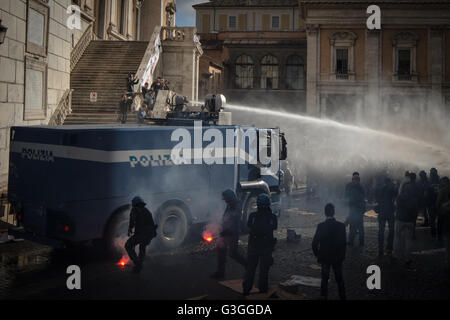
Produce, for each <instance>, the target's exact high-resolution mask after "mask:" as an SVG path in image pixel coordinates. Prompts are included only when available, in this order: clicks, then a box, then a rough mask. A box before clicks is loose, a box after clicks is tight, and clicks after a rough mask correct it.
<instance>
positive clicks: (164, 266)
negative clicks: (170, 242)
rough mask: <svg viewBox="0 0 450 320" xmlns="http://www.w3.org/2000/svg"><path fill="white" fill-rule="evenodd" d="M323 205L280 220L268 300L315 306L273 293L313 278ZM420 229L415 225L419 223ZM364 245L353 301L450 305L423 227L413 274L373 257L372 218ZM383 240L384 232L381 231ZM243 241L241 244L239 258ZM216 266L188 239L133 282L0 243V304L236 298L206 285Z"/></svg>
mask: <svg viewBox="0 0 450 320" xmlns="http://www.w3.org/2000/svg"><path fill="white" fill-rule="evenodd" d="M322 208H323V204H322V203H320V201H319V200H307V199H306V198H305V197H304V196H302V195H297V196H295V199H294V201H293V202H292V206H291V207H290V208H287V210H286V211H285V213H284V215H283V216H282V217H281V219H280V221H279V226H280V228H279V230H278V231H277V232H276V237H277V238H278V239H279V240H278V243H277V248H276V250H275V252H274V260H275V264H274V266H273V267H272V269H271V271H270V281H271V284H272V285H273V287H274V288H275V289H276V290H277V291H276V292H277V293H276V294H275V295H274V296H272V298H274V297H275V298H276V297H278V298H282V299H317V298H318V296H319V288H316V287H308V286H303V285H300V286H298V287H292V288H288V290H287V289H286V288H283V289H280V288H279V287H278V284H279V283H280V282H282V281H286V280H288V279H289V278H290V277H291V276H292V275H299V276H309V277H314V278H320V266H318V265H317V262H316V259H315V258H314V256H313V254H312V250H311V241H312V237H313V235H314V231H315V228H316V225H317V224H318V223H319V222H321V221H323V219H324V217H323V214H322ZM336 209H337V214H336V218H337V219H338V220H340V221H344V220H345V217H346V209H345V206H343V205H342V204H340V203H338V204H337V208H336ZM418 225H420V222H419V223H418ZM365 227H366V245H365V247H364V248H360V247H353V248H349V249H348V251H347V258H346V261H345V263H344V277H345V282H346V288H347V295H348V298H349V299H352V300H361V299H362V300H380V299H383V300H384V299H446V300H448V299H449V298H450V290H449V289H450V278H449V276H448V274H446V273H445V264H444V259H445V258H444V255H445V252H444V249H443V245H442V244H439V243H437V242H435V241H432V240H431V237H430V235H429V229H428V228H420V227H419V228H418V230H417V240H415V241H414V248H413V259H414V263H413V268H412V269H411V270H406V269H405V268H403V267H402V266H399V265H396V264H392V262H391V261H390V259H389V258H388V257H383V258H381V259H380V258H378V257H377V254H378V248H377V231H378V224H377V220H376V215H375V214H374V213H373V212H368V213H367V214H366V217H365ZM287 229H294V230H295V231H296V233H297V234H300V235H301V240H300V241H298V242H296V243H289V242H287V241H286V235H287ZM386 233H387V232H386ZM246 242H247V237H246V236H242V237H241V241H240V243H241V246H240V249H241V250H243V251H245V248H246ZM70 265H78V266H80V268H81V279H82V281H81V290H73V291H70V290H68V289H67V286H66V280H67V277H68V276H69V275H68V274H66V269H67V267H68V266H70ZM370 265H378V266H380V268H381V290H372V291H371V290H369V289H367V285H366V281H367V278H368V276H369V275H368V274H367V273H366V270H367V267H368V266H370ZM215 267H216V252H215V250H214V243H212V244H208V243H205V242H204V241H202V239H201V236H200V233H194V234H193V235H191V236H190V238H189V240H188V241H187V242H186V243H185V244H184V245H182V246H181V247H180V248H178V249H176V250H173V251H171V252H167V251H165V252H160V251H154V250H151V251H150V252H149V256H148V258H147V260H146V263H145V264H144V268H143V270H142V272H141V273H140V274H139V275H136V274H133V273H131V266H129V265H127V266H125V267H120V266H118V265H117V261H111V260H108V259H106V258H102V257H101V255H98V253H97V252H95V251H94V250H93V249H92V248H89V247H83V248H78V249H76V250H75V249H72V250H55V249H53V248H51V247H47V246H43V245H39V244H36V243H32V242H29V241H24V242H17V243H8V244H0V299H192V298H196V297H204V298H206V299H239V298H240V294H239V293H238V292H235V291H233V290H231V289H229V288H227V287H225V286H223V285H221V284H220V283H219V282H218V281H215V280H212V279H210V278H209V275H210V274H211V273H212V272H213V271H214V270H215ZM243 273H244V270H243V269H242V267H241V266H240V265H238V264H237V263H235V262H234V261H232V260H229V261H228V263H227V272H226V279H227V280H233V279H240V278H242V276H243ZM333 279H334V278H333V277H331V280H330V290H329V291H330V299H337V290H336V286H335V284H334V280H333Z"/></svg>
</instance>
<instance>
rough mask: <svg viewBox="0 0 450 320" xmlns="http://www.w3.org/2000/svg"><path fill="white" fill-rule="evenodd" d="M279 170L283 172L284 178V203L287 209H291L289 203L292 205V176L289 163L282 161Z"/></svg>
mask: <svg viewBox="0 0 450 320" xmlns="http://www.w3.org/2000/svg"><path fill="white" fill-rule="evenodd" d="M281 169H282V170H283V173H284V176H283V187H284V191H285V192H286V200H287V201H286V202H287V207H288V208H290V207H291V203H292V196H291V194H292V189H293V187H294V176H293V174H292V171H291V169H290V168H289V162H288V161H287V160H286V161H283V162H282V164H281Z"/></svg>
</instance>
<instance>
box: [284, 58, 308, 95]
mask: <svg viewBox="0 0 450 320" xmlns="http://www.w3.org/2000/svg"><path fill="white" fill-rule="evenodd" d="M304 69H305V66H304V64H303V59H302V58H301V57H299V56H296V55H292V56H289V57H288V59H287V60H286V86H287V89H290V90H299V89H304V79H303V77H304Z"/></svg>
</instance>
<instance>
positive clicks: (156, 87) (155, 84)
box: [151, 77, 163, 99]
mask: <svg viewBox="0 0 450 320" xmlns="http://www.w3.org/2000/svg"><path fill="white" fill-rule="evenodd" d="M151 89H152V91H153V92H154V95H155V99H156V98H157V97H158V92H159V90H162V89H163V83H162V80H161V77H158V78H156V81H154V82H153V83H152V86H151Z"/></svg>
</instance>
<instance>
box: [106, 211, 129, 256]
mask: <svg viewBox="0 0 450 320" xmlns="http://www.w3.org/2000/svg"><path fill="white" fill-rule="evenodd" d="M129 212H130V209H129V208H128V209H121V210H119V211H118V212H117V213H115V214H114V216H113V217H112V218H111V220H110V222H109V223H108V228H107V231H106V235H105V239H104V242H105V245H106V249H107V251H108V255H109V256H111V258H113V259H120V258H121V257H122V256H123V255H126V254H127V253H126V251H125V242H127V240H128V225H129V221H130V215H129Z"/></svg>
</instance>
